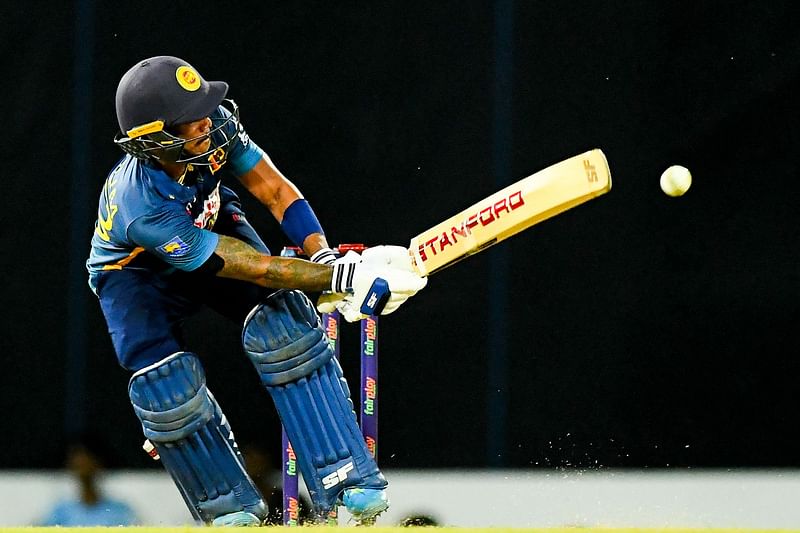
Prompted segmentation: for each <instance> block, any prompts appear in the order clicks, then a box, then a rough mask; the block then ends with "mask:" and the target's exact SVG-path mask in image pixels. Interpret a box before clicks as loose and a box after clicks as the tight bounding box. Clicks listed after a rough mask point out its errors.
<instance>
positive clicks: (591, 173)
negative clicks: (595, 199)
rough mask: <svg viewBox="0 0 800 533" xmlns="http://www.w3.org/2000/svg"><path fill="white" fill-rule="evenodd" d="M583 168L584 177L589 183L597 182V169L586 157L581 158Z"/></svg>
mask: <svg viewBox="0 0 800 533" xmlns="http://www.w3.org/2000/svg"><path fill="white" fill-rule="evenodd" d="M583 170H584V171H585V172H586V179H587V180H588V181H589V183H596V182H597V180H598V177H597V170H596V169H595V168H594V165H593V164H592V162H591V161H589V160H588V159H584V160H583Z"/></svg>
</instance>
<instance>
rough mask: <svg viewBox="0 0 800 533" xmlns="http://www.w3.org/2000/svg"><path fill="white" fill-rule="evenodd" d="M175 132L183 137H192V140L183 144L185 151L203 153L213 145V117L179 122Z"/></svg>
mask: <svg viewBox="0 0 800 533" xmlns="http://www.w3.org/2000/svg"><path fill="white" fill-rule="evenodd" d="M173 131H174V134H175V135H176V136H178V137H180V138H181V139H187V140H189V139H191V142H188V143H186V144H185V145H184V146H183V149H184V151H186V152H188V153H190V154H195V155H197V154H202V153H203V152H205V151H207V150H208V149H209V148H210V147H211V137H209V135H208V132H209V131H211V119H210V118H208V117H206V118H202V119H200V120H195V121H194V122H187V123H186V124H179V125H177V126H175V128H174V130H173Z"/></svg>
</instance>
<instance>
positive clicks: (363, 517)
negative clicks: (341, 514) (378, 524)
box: [342, 487, 389, 526]
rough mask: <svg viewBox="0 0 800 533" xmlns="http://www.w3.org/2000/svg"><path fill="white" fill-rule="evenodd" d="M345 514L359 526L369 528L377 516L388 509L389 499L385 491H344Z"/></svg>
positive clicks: (357, 489) (355, 488) (360, 489)
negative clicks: (351, 517)
mask: <svg viewBox="0 0 800 533" xmlns="http://www.w3.org/2000/svg"><path fill="white" fill-rule="evenodd" d="M342 502H343V503H344V506H345V508H347V512H349V513H350V514H351V515H352V516H353V519H354V520H355V521H356V523H357V524H358V525H360V526H369V525H372V524H374V523H375V519H376V518H377V517H378V515H379V514H381V513H382V512H384V511H385V510H386V509H388V508H389V498H388V497H387V496H386V489H362V488H358V487H353V488H349V489H345V491H344V496H342Z"/></svg>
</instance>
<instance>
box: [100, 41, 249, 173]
mask: <svg viewBox="0 0 800 533" xmlns="http://www.w3.org/2000/svg"><path fill="white" fill-rule="evenodd" d="M227 93H228V84H227V83H225V82H224V81H206V80H205V79H204V78H203V77H202V76H201V75H200V74H199V73H198V72H197V70H196V69H195V68H194V67H192V66H191V65H190V64H189V63H188V62H186V61H184V60H182V59H180V58H177V57H173V56H156V57H151V58H149V59H145V60H143V61H140V62H138V63H137V64H136V65H134V66H133V67H131V69H130V70H128V72H126V73H125V75H123V76H122V79H120V82H119V85H118V86H117V95H116V108H117V121H118V122H119V127H120V133H119V134H117V136H116V137H115V139H114V142H115V143H116V144H117V145H118V146H119V147H120V148H122V149H123V150H124V151H125V152H127V153H129V154H131V155H133V156H135V157H138V158H140V159H154V160H156V161H164V162H174V163H192V164H194V165H210V164H213V163H215V162H214V161H209V157H210V156H211V155H212V154H214V153H215V152H216V151H217V150H218V149H219V148H224V147H226V146H228V145H230V144H232V143H234V142H235V141H236V139H237V136H236V135H235V134H234V135H225V132H224V131H222V129H223V128H224V127H225V126H227V125H228V124H229V123H231V122H234V125H235V126H236V127H235V128H234V131H238V129H239V112H238V108H237V107H236V104H235V103H233V101H232V100H226V99H225V96H226V95H227ZM223 103H226V104H227V105H228V106H229V107H231V113H230V115H229V116H227V117H224V118H222V119H216V120H214V119H212V124H213V125H212V131H211V133H215V132H217V131H221V132H222V133H223V137H224V141H223V142H222V143H221V144H216V145H215V144H214V142H213V141H212V145H211V148H209V150H208V151H206V152H204V153H202V154H184V153H183V147H184V145H185V144H186V143H188V142H191V141H193V140H194V139H182V138H180V137H177V136H175V135H173V134H172V133H171V132H170V129H171V128H173V127H174V126H176V125H178V124H186V123H188V122H194V121H196V120H200V119H203V118H205V117H208V116H209V115H211V114H212V113H213V112H214V111H215V110H216V109H217V108H218V107H219V106H220V105H222V104H223ZM227 129H230V128H227ZM209 135H210V134H209ZM212 139H213V137H212Z"/></svg>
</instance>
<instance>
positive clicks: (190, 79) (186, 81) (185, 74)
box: [175, 66, 200, 91]
mask: <svg viewBox="0 0 800 533" xmlns="http://www.w3.org/2000/svg"><path fill="white" fill-rule="evenodd" d="M175 77H176V78H177V79H178V84H179V85H180V86H181V87H183V88H184V89H186V90H187V91H196V90H197V89H199V88H200V75H199V74H198V73H197V72H195V70H194V69H193V68H192V67H187V66H183V67H178V70H176V71H175Z"/></svg>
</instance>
